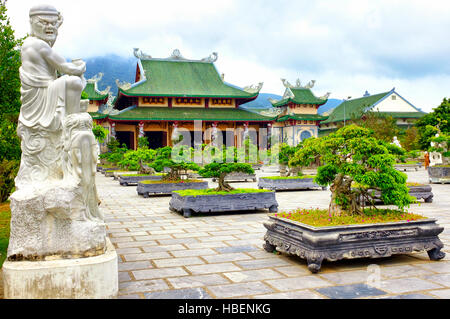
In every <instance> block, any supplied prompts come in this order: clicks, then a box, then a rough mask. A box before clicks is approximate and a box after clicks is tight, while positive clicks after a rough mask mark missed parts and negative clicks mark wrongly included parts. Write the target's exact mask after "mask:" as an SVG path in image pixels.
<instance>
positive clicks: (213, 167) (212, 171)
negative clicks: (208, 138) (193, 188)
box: [198, 162, 255, 192]
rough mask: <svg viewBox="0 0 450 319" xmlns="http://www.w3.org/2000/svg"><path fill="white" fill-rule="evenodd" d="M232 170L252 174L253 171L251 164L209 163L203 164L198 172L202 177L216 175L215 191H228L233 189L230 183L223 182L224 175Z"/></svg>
mask: <svg viewBox="0 0 450 319" xmlns="http://www.w3.org/2000/svg"><path fill="white" fill-rule="evenodd" d="M232 172H242V173H247V174H253V173H254V172H255V171H254V170H253V168H252V165H250V164H247V163H226V162H222V163H216V162H213V163H210V164H207V165H205V166H204V167H203V168H202V169H200V170H199V171H198V173H199V174H200V175H201V176H203V177H216V178H217V179H218V183H219V186H218V187H217V188H216V190H217V191H225V192H229V191H231V190H233V187H231V185H230V184H228V183H227V182H225V177H226V176H227V175H228V174H230V173H232Z"/></svg>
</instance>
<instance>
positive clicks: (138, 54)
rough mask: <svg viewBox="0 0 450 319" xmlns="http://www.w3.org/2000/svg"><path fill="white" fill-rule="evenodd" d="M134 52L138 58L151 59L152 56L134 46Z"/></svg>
mask: <svg viewBox="0 0 450 319" xmlns="http://www.w3.org/2000/svg"><path fill="white" fill-rule="evenodd" d="M133 54H134V56H135V57H136V58H138V59H144V60H145V59H151V58H152V56H151V55H149V54H145V53H144V52H142V50H139V48H134V49H133Z"/></svg>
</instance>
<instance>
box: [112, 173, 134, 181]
mask: <svg viewBox="0 0 450 319" xmlns="http://www.w3.org/2000/svg"><path fill="white" fill-rule="evenodd" d="M124 174H139V172H138V171H127V172H121V171H115V172H113V178H114V180H115V181H117V180H119V177H120V176H121V175H124Z"/></svg>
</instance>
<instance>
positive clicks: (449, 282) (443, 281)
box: [425, 273, 450, 287]
mask: <svg viewBox="0 0 450 319" xmlns="http://www.w3.org/2000/svg"><path fill="white" fill-rule="evenodd" d="M425 279H427V280H429V281H432V282H435V283H437V284H440V285H442V286H445V287H450V273H449V274H438V275H431V276H426V277H425Z"/></svg>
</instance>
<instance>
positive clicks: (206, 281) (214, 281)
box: [167, 274, 230, 289]
mask: <svg viewBox="0 0 450 319" xmlns="http://www.w3.org/2000/svg"><path fill="white" fill-rule="evenodd" d="M167 281H169V282H170V284H171V285H172V286H173V287H174V288H175V289H179V288H194V287H203V286H213V285H223V284H228V283H230V281H229V280H227V279H225V278H224V277H222V276H221V275H218V274H212V275H199V276H184V277H175V278H168V279H167Z"/></svg>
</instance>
